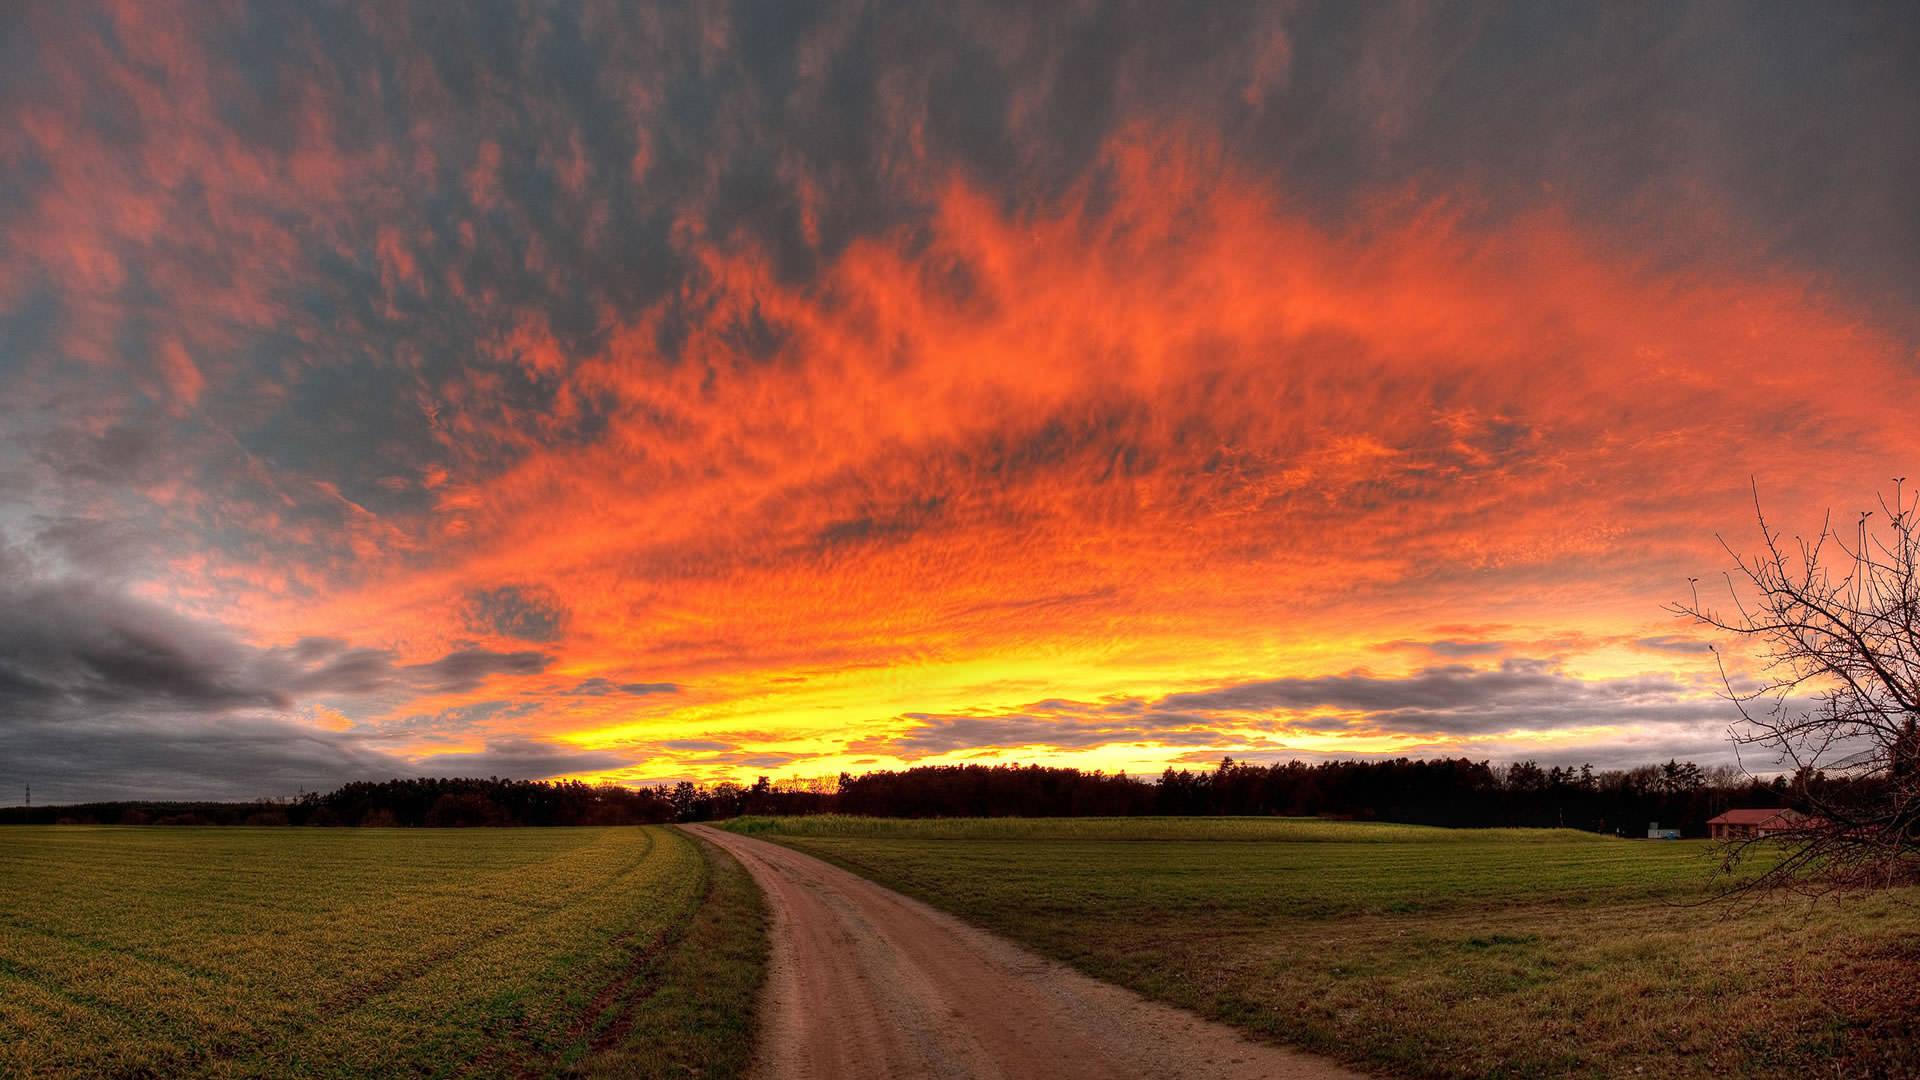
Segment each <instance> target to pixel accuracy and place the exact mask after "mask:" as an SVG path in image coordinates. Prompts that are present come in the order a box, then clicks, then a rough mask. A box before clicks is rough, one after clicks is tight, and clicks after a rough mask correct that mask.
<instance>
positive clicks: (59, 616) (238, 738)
mask: <svg viewBox="0 0 1920 1080" xmlns="http://www.w3.org/2000/svg"><path fill="white" fill-rule="evenodd" d="M0 571H4V574H0V782H4V783H9V784H11V783H14V782H15V781H17V782H18V783H20V784H27V783H31V784H34V785H35V786H36V788H37V789H38V790H39V791H40V792H41V793H42V797H44V798H49V799H53V798H65V799H89V798H104V797H110V796H127V797H132V796H148V797H179V798H193V797H206V798H216V797H217V798H226V797H236V798H245V797H253V796H257V795H272V794H288V793H291V792H293V791H296V790H298V789H299V788H300V787H302V786H304V787H307V788H315V787H320V786H325V785H328V784H337V783H341V782H345V781H346V780H351V779H356V778H364V777H366V776H370V775H383V774H384V775H393V774H394V773H395V772H396V770H397V769H398V768H399V766H400V765H401V764H402V762H401V761H400V759H398V758H395V757H393V756H391V755H389V754H386V753H384V752H383V751H380V750H378V749H375V748H373V747H370V746H368V745H367V744H366V743H365V741H364V740H365V738H366V737H367V736H366V733H365V732H357V733H356V732H347V733H338V732H327V731H318V730H315V729H313V728H310V727H308V726H306V725H304V724H300V723H298V722H296V721H294V720H293V719H291V718H290V717H288V716H286V715H284V714H285V713H286V712H287V711H288V710H290V709H291V708H293V706H294V705H295V704H296V703H297V702H298V701H300V700H301V699H307V698H327V697H346V698H353V697H361V696H365V695H370V694H378V693H413V692H423V691H424V692H442V693H455V692H463V691H465V690H470V689H473V688H475V687H477V686H479V685H481V684H482V683H484V682H485V681H486V679H488V678H489V677H491V676H493V675H495V674H526V673H537V672H539V671H541V670H543V669H544V668H545V667H546V665H547V663H548V662H549V660H550V658H549V657H547V656H545V655H543V654H540V653H532V652H514V653H495V652H487V651H483V650H464V651H460V652H455V653H451V654H449V655H447V656H445V657H442V658H440V659H438V660H435V661H432V662H430V663H425V664H415V665H402V664H397V663H395V657H394V654H392V653H391V652H389V651H387V650H383V649H368V648H356V647H353V646H351V645H350V644H349V643H347V642H345V641H342V640H339V639H334V638H306V639H302V640H300V641H297V642H295V643H293V644H292V645H288V646H282V647H278V648H270V649H258V648H254V647H252V646H249V645H246V644H244V643H242V642H240V641H239V640H237V639H236V638H235V637H234V636H233V635H232V634H230V633H229V632H227V631H226V630H225V629H224V628H221V627H219V626H216V625H213V624H211V623H207V622H204V621H200V620H194V619H189V618H186V617H184V616H181V615H179V614H177V613H175V612H173V611H170V610H168V609H166V608H163V607H161V606H160V605H158V604H155V603H153V602H151V601H147V600H144V599H141V598H139V597H136V596H133V595H131V594H129V593H127V592H125V591H124V590H122V589H119V588H117V587H114V586H111V585H104V584H95V583H92V582H83V581H75V580H73V579H71V578H65V577H53V578H41V577H36V576H35V567H34V564H32V563H30V562H28V561H27V560H26V559H25V558H24V557H23V556H22V555H21V554H20V553H19V552H18V551H17V550H15V549H12V548H10V547H7V546H5V545H0ZM488 704H491V705H498V706H501V707H502V709H503V710H505V711H504V712H503V715H505V714H510V711H511V709H514V708H524V707H526V706H524V705H515V706H509V705H507V703H499V702H496V703H482V705H483V706H484V705H488ZM481 707H482V706H474V707H472V708H474V709H479V708H481ZM415 719H419V718H415ZM442 719H443V720H444V721H445V722H446V723H453V722H454V720H457V719H458V718H457V717H454V718H442ZM469 721H471V718H469ZM416 726H419V725H417V724H416Z"/></svg>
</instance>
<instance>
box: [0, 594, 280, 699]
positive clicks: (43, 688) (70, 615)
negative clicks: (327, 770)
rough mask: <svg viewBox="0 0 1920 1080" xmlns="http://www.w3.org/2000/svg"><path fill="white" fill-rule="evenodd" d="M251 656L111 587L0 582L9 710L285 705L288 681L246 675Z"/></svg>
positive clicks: (2, 676)
mask: <svg viewBox="0 0 1920 1080" xmlns="http://www.w3.org/2000/svg"><path fill="white" fill-rule="evenodd" d="M246 659H247V657H246V655H245V652H244V650H243V649H242V648H241V647H240V646H238V645H237V644H236V643H234V642H232V641H231V640H230V639H227V638H226V637H224V636H223V635H221V634H219V633H217V632H215V631H213V630H211V629H209V628H207V627H204V626H201V625H199V624H196V623H193V622H191V621H189V620H187V619H183V618H181V617H180V616H178V615H175V614H173V613H172V612H170V611H167V610H166V609H164V608H161V607H160V606H159V605H157V604H153V603H151V602H148V601H143V600H140V599H137V598H134V597H131V596H128V595H125V594H122V593H119V592H117V591H115V590H112V589H109V588H102V587H96V586H94V585H91V584H88V583H83V582H74V581H70V580H60V581H53V582H42V583H37V584H27V585H25V586H24V587H20V586H16V587H13V588H8V587H6V586H5V585H0V703H4V704H5V706H6V709H5V712H6V713H7V714H9V715H11V716H15V717H18V716H20V715H23V714H26V713H30V712H33V711H35V710H43V709H59V710H64V709H78V708H97V707H102V706H118V705H128V704H136V703H154V704H157V705H160V706H162V707H168V708H179V709H187V710H192V711H205V712H218V711H223V710H228V709H236V708H242V707H247V706H254V707H273V708H283V707H285V706H286V705H287V703H288V700H289V699H288V697H287V695H286V693H285V691H284V690H283V689H282V688H279V687H275V686H270V685H266V684H262V683H260V682H258V681H256V680H253V679H252V678H250V677H249V675H248V673H247V672H246V670H245V666H246V665H245V661H246Z"/></svg>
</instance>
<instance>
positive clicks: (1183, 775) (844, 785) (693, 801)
mask: <svg viewBox="0 0 1920 1080" xmlns="http://www.w3.org/2000/svg"><path fill="white" fill-rule="evenodd" d="M1837 783H1841V781H1836V780H1833V779H1830V778H1828V777H1827V776H1825V775H1824V774H1821V773H1818V772H1814V771H1812V770H1802V771H1801V772H1800V773H1799V774H1797V775H1795V776H1792V777H1787V776H1781V777H1777V778H1774V779H1772V780H1760V779H1758V778H1754V777H1751V776H1747V775H1745V774H1743V773H1740V772H1739V771H1738V770H1735V769H1730V768H1715V769H1702V768H1700V767H1699V766H1697V765H1695V764H1693V763H1692V762H1682V761H1669V762H1667V763H1666V764H1664V765H1647V766H1642V767H1639V768H1635V769H1625V770H1607V771H1602V772H1596V771H1594V770H1593V769H1591V768H1590V767H1586V766H1582V767H1580V768H1577V769H1575V768H1562V767H1559V766H1553V767H1546V768H1543V767H1542V766H1540V765H1539V764H1538V763H1537V762H1532V761H1522V762H1516V763H1513V764H1510V765H1493V764H1491V763H1489V762H1487V761H1472V760H1469V759H1467V758H1437V759H1412V758H1396V759H1392V760H1385V761H1321V762H1314V763H1308V762H1302V761H1289V762H1284V763H1279V764H1272V765H1260V764H1253V763H1248V762H1235V761H1233V760H1232V759H1230V758H1223V759H1222V760H1221V762H1220V764H1219V765H1218V766H1217V767H1215V768H1212V769H1202V770H1197V771H1195V770H1187V769H1178V770H1176V769H1172V768H1169V769H1167V770H1166V771H1165V772H1163V773H1161V774H1160V775H1159V776H1158V777H1156V778H1154V779H1151V780H1145V779H1138V778H1135V777H1130V776H1127V775H1126V774H1124V773H1105V772H1101V771H1098V770H1095V771H1083V770H1080V769H1070V768H1053V767H1047V766H1040V765H1026V766H1021V765H937V766H920V767H916V768H910V769H904V770H899V771H881V772H870V773H866V774H863V775H860V776H853V775H850V774H846V773H842V774H841V775H840V776H839V778H838V779H837V781H834V780H814V781H804V782H803V781H782V782H779V783H775V782H773V781H772V780H771V779H769V778H768V777H761V778H760V779H759V780H758V782H756V783H755V784H753V785H752V786H745V785H741V784H735V783H730V782H721V783H717V784H711V785H698V784H694V783H691V782H681V783H679V784H675V785H655V786H651V787H641V788H629V787H624V786H620V785H616V784H600V785H590V784H584V783H581V782H579V781H572V780H569V781H545V780H505V779H501V778H498V777H488V778H485V779H480V778H458V779H411V780H387V781H381V782H367V781H362V782H356V783H351V784H347V785H346V786H344V787H341V788H338V789H336V790H334V791H330V792H326V793H324V794H322V793H311V794H307V795H303V796H301V797H299V798H297V799H287V800H263V801H256V802H226V803H223V802H162V801H131V802H100V803H85V804H76V805H67V806H35V807H13V808H8V809H0V824H61V823H75V824H106V825H115V824H119V825H304V826H398V827H442V826H479V825H495V826H500V825H533V826H549V825H639V824H656V823H663V822H670V821H708V820H715V819H721V818H730V817H736V816H739V815H742V814H775V815H792V814H818V813H842V814H863V815H872V816H877V817H1074V816H1116V817H1125V816H1136V815H1156V814H1163V815H1173V814H1192V815H1222V814H1235V815H1275V814H1284V815H1293V816H1320V817H1335V818H1354V819H1360V820H1375V821H1393V822H1404V823H1410V824H1421V825H1444V826H1453V827H1469V828H1470V827H1490V826H1547V827H1566V828H1574V829H1585V830H1589V831H1596V832H1619V833H1623V834H1628V835H1644V834H1645V830H1646V828H1647V826H1648V824H1649V823H1650V822H1653V821H1658V822H1660V823H1661V824H1662V825H1664V826H1667V827H1677V828H1680V829H1682V830H1684V831H1685V832H1686V833H1687V834H1688V835H1704V833H1705V823H1706V821H1707V819H1708V818H1711V817H1713V816H1714V815H1716V814H1718V813H1720V812H1721V811H1723V810H1727V809H1730V808H1733V807H1782V806H1803V805H1806V804H1808V803H1809V802H1818V800H1819V799H1820V797H1821V796H1822V795H1823V794H1829V793H1830V792H1829V791H1828V789H1830V788H1831V787H1833V786H1834V785H1835V784H1837Z"/></svg>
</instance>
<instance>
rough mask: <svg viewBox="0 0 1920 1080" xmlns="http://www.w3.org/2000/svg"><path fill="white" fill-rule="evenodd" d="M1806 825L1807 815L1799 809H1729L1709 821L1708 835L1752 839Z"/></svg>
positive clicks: (1724, 838)
mask: <svg viewBox="0 0 1920 1080" xmlns="http://www.w3.org/2000/svg"><path fill="white" fill-rule="evenodd" d="M1806 825H1807V815H1805V814H1803V813H1801V812H1800V811H1798V810H1729V811H1727V812H1726V813H1724V814H1721V815H1720V816H1719V817H1717V818H1714V819H1713V820H1712V821H1709V822H1707V835H1708V836H1711V837H1713V838H1714V839H1715V840H1751V839H1754V838H1756V837H1761V836H1773V835H1775V834H1777V833H1784V832H1793V831H1794V830H1796V829H1803V828H1805V827H1806Z"/></svg>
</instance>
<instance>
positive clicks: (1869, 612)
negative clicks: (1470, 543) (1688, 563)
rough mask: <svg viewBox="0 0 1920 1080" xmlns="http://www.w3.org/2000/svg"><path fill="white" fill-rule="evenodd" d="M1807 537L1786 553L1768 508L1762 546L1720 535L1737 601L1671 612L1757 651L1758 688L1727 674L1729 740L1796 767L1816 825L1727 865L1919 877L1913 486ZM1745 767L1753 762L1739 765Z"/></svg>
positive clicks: (1812, 881)
mask: <svg viewBox="0 0 1920 1080" xmlns="http://www.w3.org/2000/svg"><path fill="white" fill-rule="evenodd" d="M1879 503H1880V505H1879V508H1878V510H1874V511H1868V512H1865V513H1862V514H1861V515H1860V517H1859V519H1858V521H1856V522H1854V523H1853V524H1852V525H1851V526H1850V527H1846V528H1844V530H1843V529H1841V528H1836V527H1835V526H1834V523H1833V519H1832V515H1831V514H1829V515H1828V516H1827V518H1826V519H1825V520H1824V521H1823V522H1822V523H1821V527H1820V532H1819V535H1817V536H1815V537H1814V538H1813V539H1812V540H1806V539H1803V538H1799V537H1796V538H1795V539H1794V541H1793V542H1792V543H1791V544H1787V543H1783V542H1782V539H1781V536H1780V534H1779V533H1777V532H1775V531H1774V530H1773V529H1772V528H1771V527H1769V526H1768V524H1767V520H1766V516H1765V515H1764V514H1763V513H1762V512H1761V510H1760V499H1759V494H1758V490H1757V489H1756V491H1755V495H1754V516H1755V517H1756V519H1757V520H1758V521H1759V524H1760V535H1761V547H1760V549H1759V550H1758V552H1756V553H1755V554H1753V555H1742V554H1741V553H1740V552H1739V551H1737V550H1735V549H1734V548H1733V547H1732V546H1731V545H1729V544H1728V543H1727V542H1726V540H1725V539H1724V538H1722V539H1721V546H1722V547H1723V548H1725V549H1726V551H1727V554H1728V555H1730V556H1732V558H1733V560H1734V566H1733V567H1732V568H1731V569H1729V570H1728V571H1727V572H1726V575H1725V577H1726V584H1727V590H1728V593H1729V595H1730V602H1731V604H1732V607H1731V608H1730V609H1716V608H1714V607H1710V606H1708V605H1707V604H1706V603H1704V602H1703V601H1702V599H1701V596H1700V590H1699V584H1698V579H1695V581H1694V585H1693V592H1692V599H1691V600H1690V601H1689V602H1687V603H1682V604H1674V605H1671V607H1670V608H1669V610H1671V611H1673V612H1674V613H1675V614H1678V615H1683V616H1687V617H1690V618H1692V619H1694V620H1696V621H1698V622H1699V623H1703V624H1705V625H1706V626H1709V627H1712V628H1713V629H1716V630H1721V631H1725V632H1727V633H1730V634H1734V635H1738V636H1739V637H1741V638H1743V639H1746V640H1748V641H1751V642H1752V643H1754V645H1755V646H1756V651H1757V652H1758V653H1759V655H1760V657H1761V658H1762V659H1763V664H1762V666H1761V668H1760V671H1759V673H1758V676H1757V678H1756V677H1753V676H1744V675H1736V674H1734V673H1732V672H1730V671H1729V669H1728V666H1727V658H1726V657H1725V656H1724V655H1722V656H1720V674H1721V680H1722V683H1723V685H1725V687H1726V692H1727V695H1728V696H1729V697H1730V698H1732V700H1733V701H1734V703H1735V705H1736V706H1737V707H1738V709H1739V711H1740V718H1739V720H1738V722H1736V723H1735V724H1734V725H1733V728H1732V733H1733V738H1734V741H1735V744H1736V746H1737V747H1740V748H1757V749H1761V750H1763V751H1766V752H1769V753H1771V754H1772V755H1773V756H1774V760H1773V764H1775V765H1776V766H1779V767H1781V768H1782V769H1787V770H1791V771H1792V774H1793V779H1794V791H1795V794H1796V797H1797V798H1799V799H1800V800H1801V801H1802V803H1803V804H1804V805H1805V807H1806V809H1807V811H1808V812H1809V813H1810V814H1811V815H1812V816H1811V817H1809V818H1808V819H1806V820H1804V821H1802V822H1801V823H1799V825H1798V826H1796V827H1795V828H1793V829H1792V830H1791V831H1789V832H1787V833H1785V834H1783V835H1781V836H1779V837H1777V838H1774V839H1770V840H1751V839H1746V840H1740V841H1736V842H1735V843H1734V844H1733V845H1731V846H1730V847H1729V848H1728V850H1727V851H1726V853H1725V863H1724V864H1723V865H1724V868H1725V869H1727V870H1728V871H1732V870H1734V869H1735V868H1736V867H1739V866H1742V865H1743V864H1744V865H1749V866H1753V867H1757V868H1758V870H1759V873H1758V874H1757V875H1756V876H1754V877H1753V878H1751V879H1750V884H1751V885H1753V886H1760V887H1772V886H1790V887H1793V888H1797V889H1802V890H1807V891H1813V892H1824V891H1828V890H1833V889H1845V888H1853V887H1860V886H1868V885H1894V884H1900V883H1904V882H1908V881H1913V880H1916V879H1920V499H1915V500H1909V499H1908V498H1907V496H1906V494H1905V492H1904V478H1897V479H1895V480H1894V481H1893V493H1892V496H1891V499H1889V498H1887V497H1885V496H1882V497H1881V498H1880V500H1879ZM1748 757H1749V755H1748V754H1745V753H1743V754H1742V758H1743V762H1744V761H1745V760H1746V759H1747V758H1748Z"/></svg>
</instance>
